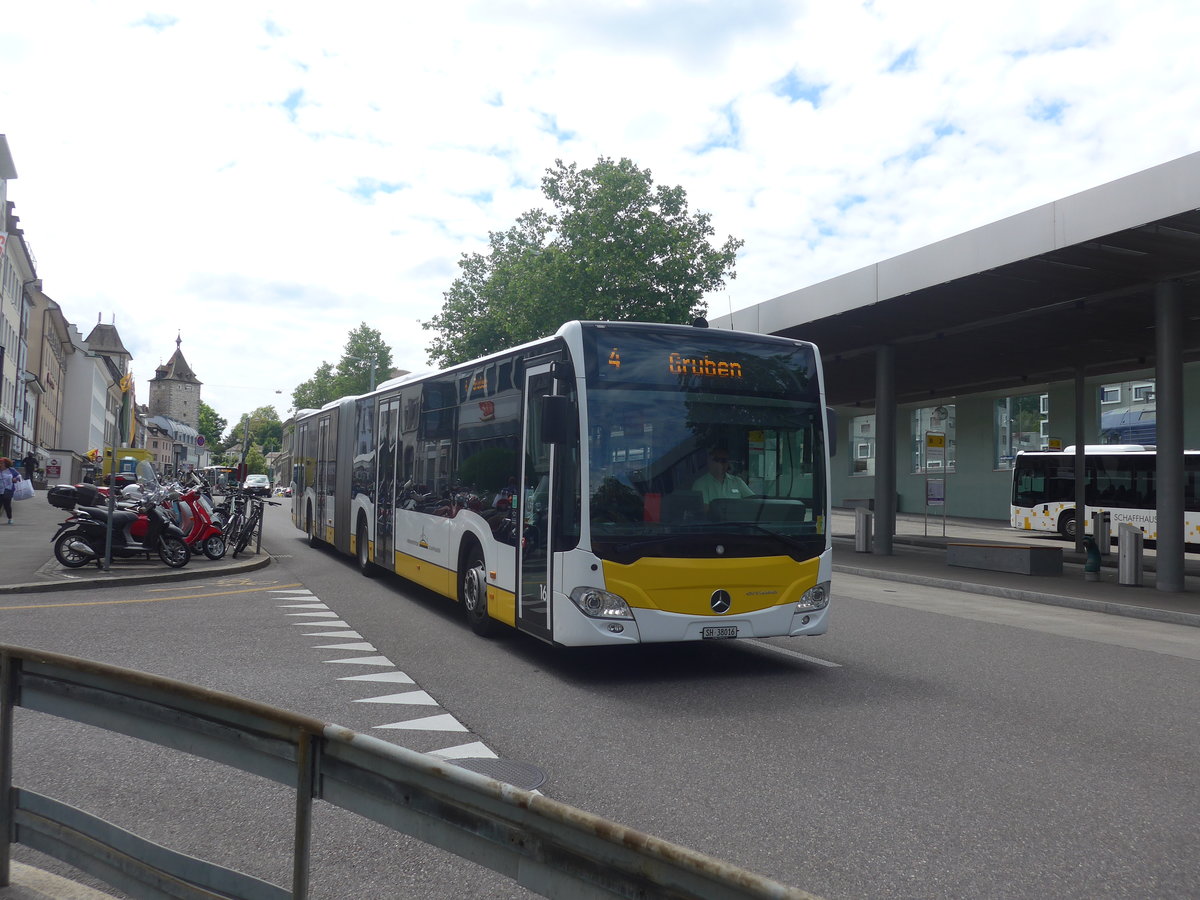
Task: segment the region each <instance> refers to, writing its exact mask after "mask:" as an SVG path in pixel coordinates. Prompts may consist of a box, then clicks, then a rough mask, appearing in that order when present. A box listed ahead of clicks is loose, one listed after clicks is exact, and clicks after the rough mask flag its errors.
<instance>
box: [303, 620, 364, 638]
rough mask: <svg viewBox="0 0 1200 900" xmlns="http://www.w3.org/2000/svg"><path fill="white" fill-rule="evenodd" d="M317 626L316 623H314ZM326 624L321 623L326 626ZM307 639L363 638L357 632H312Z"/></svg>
mask: <svg viewBox="0 0 1200 900" xmlns="http://www.w3.org/2000/svg"><path fill="white" fill-rule="evenodd" d="M313 624H314V625H316V624H317V623H316V622H313ZM324 624H325V623H324V622H322V623H321V625H322V626H324ZM304 636H305V637H344V638H360V637H362V635H361V634H359V633H358V632H357V631H310V632H308V634H306V635H304Z"/></svg>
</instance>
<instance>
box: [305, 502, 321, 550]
mask: <svg viewBox="0 0 1200 900" xmlns="http://www.w3.org/2000/svg"><path fill="white" fill-rule="evenodd" d="M304 530H305V531H307V532H308V546H310V547H319V546H320V545H321V541H320V540H319V539H318V538H317V526H316V523H315V522H313V514H312V507H311V506H310V507H309V508H308V512H307V514H306V515H305V517H304Z"/></svg>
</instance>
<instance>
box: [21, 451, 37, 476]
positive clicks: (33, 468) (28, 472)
mask: <svg viewBox="0 0 1200 900" xmlns="http://www.w3.org/2000/svg"><path fill="white" fill-rule="evenodd" d="M21 468H23V469H24V470H25V477H26V478H27V479H29V480H30V481H33V476H34V475H36V474H37V457H36V456H34V455H33V451H32V450H30V451H29V452H28V453H26V454H25V458H24V459H23V460H21Z"/></svg>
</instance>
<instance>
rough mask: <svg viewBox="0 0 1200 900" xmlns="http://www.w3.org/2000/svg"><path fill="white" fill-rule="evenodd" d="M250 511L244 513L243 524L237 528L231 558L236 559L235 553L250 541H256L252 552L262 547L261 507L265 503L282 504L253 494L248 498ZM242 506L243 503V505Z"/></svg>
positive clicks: (240, 550) (239, 551) (243, 548)
mask: <svg viewBox="0 0 1200 900" xmlns="http://www.w3.org/2000/svg"><path fill="white" fill-rule="evenodd" d="M248 501H249V507H250V512H249V513H248V514H247V515H246V519H245V522H244V524H242V525H241V527H240V528H239V530H238V535H237V540H236V541H235V542H234V544H233V558H234V559H237V555H238V554H239V553H241V552H242V551H243V550H245V549H246V547H248V546H249V545H250V541H252V540H255V539H256V536H257V541H256V543H255V545H254V552H255V553H257V552H258V550H259V548H260V547H262V517H263V507H264V506H265V505H267V504H270V505H271V506H283V504H282V503H278V502H276V501H275V500H268V499H266V498H265V497H261V496H258V495H254V496H252V497H249V498H248ZM243 508H244V505H243Z"/></svg>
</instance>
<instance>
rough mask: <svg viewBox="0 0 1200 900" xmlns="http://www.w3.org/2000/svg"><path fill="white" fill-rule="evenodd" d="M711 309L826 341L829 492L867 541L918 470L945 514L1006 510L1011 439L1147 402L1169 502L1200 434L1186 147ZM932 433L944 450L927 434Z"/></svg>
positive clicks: (919, 496) (1045, 435) (1196, 282)
mask: <svg viewBox="0 0 1200 900" xmlns="http://www.w3.org/2000/svg"><path fill="white" fill-rule="evenodd" d="M712 325H713V327H717V328H722V327H723V328H734V329H738V330H743V331H754V332H762V333H767V334H778V335H784V336H788V337H794V338H800V339H803V340H809V341H813V342H814V343H815V344H817V346H818V347H819V348H820V350H821V356H822V360H823V364H824V370H825V378H826V389H827V402H828V403H829V405H830V406H831V407H832V408H833V409H834V410H835V411H836V412H837V429H838V435H837V444H838V449H837V455H836V457H835V458H834V460H833V472H832V490H833V503H834V505H835V506H856V505H860V504H867V505H870V506H871V507H872V508H873V509H874V510H875V520H876V521H875V544H874V547H875V552H877V553H879V552H882V553H890V552H891V539H892V537H893V536H894V533H895V514H896V512H897V511H902V512H914V513H921V512H923V511H926V510H927V501H928V500H929V493H928V491H929V481H930V480H931V478H930V476H931V474H937V475H939V476H944V494H945V500H944V506H942V507H941V508H940V509H939V510H938V512H939V514H940V513H942V512H944V513H945V514H946V515H950V516H965V517H973V518H982V519H996V520H1004V521H1007V520H1008V515H1009V497H1010V493H1011V480H1012V473H1011V469H1012V465H1013V460H1014V457H1015V454H1016V453H1017V452H1018V451H1020V450H1022V449H1042V448H1043V447H1047V446H1049V447H1066V446H1069V445H1080V446H1082V445H1086V444H1098V443H1103V442H1116V441H1118V440H1121V439H1122V436H1129V435H1132V434H1133V433H1134V432H1133V431H1130V430H1128V429H1129V426H1132V425H1133V424H1135V423H1136V424H1139V425H1140V424H1142V423H1143V421H1145V422H1146V424H1149V422H1150V421H1152V422H1153V426H1154V427H1153V432H1152V433H1153V436H1154V443H1155V444H1156V445H1157V447H1158V452H1159V459H1160V465H1161V461H1162V459H1163V458H1164V457H1165V458H1167V459H1168V460H1175V459H1178V461H1179V466H1178V467H1177V469H1178V470H1179V474H1178V476H1177V480H1176V478H1175V477H1171V478H1170V480H1168V481H1167V482H1166V483H1164V481H1163V472H1162V469H1161V468H1160V472H1159V494H1158V496H1159V513H1160V521H1164V519H1163V518H1162V513H1163V505H1162V504H1163V502H1164V499H1163V498H1164V487H1167V488H1170V489H1171V490H1170V491H1168V492H1167V493H1168V499H1167V500H1166V501H1165V502H1167V503H1168V504H1171V503H1179V504H1181V503H1182V500H1181V499H1179V498H1182V494H1183V484H1182V477H1183V476H1182V451H1183V450H1184V449H1185V448H1188V449H1192V448H1200V153H1193V154H1190V155H1188V156H1185V157H1182V158H1180V159H1177V160H1174V161H1172V162H1168V163H1165V164H1163V165H1160V166H1156V167H1154V168H1151V169H1147V170H1145V171H1142V172H1138V173H1136V174H1134V175H1130V176H1128V177H1125V178H1122V179H1120V180H1118V181H1114V182H1111V183H1109V184H1105V185H1102V186H1100V187H1096V188H1093V189H1091V190H1088V191H1084V192H1082V193H1079V194H1075V195H1072V196H1069V197H1065V198H1063V199H1061V200H1056V201H1054V202H1052V203H1047V204H1045V205H1044V206H1039V207H1037V208H1035V209H1031V210H1028V211H1026V212H1023V213H1020V214H1018V215H1014V216H1011V217H1009V218H1006V219H1003V220H1001V221H998V222H994V223H992V224H990V225H986V226H983V227H981V228H977V229H975V230H972V231H968V232H966V233H964V234H960V235H957V236H955V237H951V238H948V239H946V240H943V241H939V242H937V243H934V244H931V245H929V246H926V247H922V248H920V249H918V250H914V251H912V252H910V253H905V254H903V255H901V256H897V257H894V258H892V259H888V260H885V261H883V262H879V263H876V264H874V265H870V266H867V267H865V268H862V269H859V270H857V271H854V272H849V273H847V274H845V275H841V276H839V277H836V278H832V279H830V280H828V281H824V282H821V283H819V284H814V285H811V286H809V287H804V288H800V289H799V290H795V291H792V292H790V293H787V294H784V295H782V296H780V297H775V298H773V299H770V300H767V301H764V302H762V303H759V304H756V305H754V306H750V307H747V308H745V309H741V310H737V311H734V312H733V313H732V314H730V315H727V316H722V317H718V318H714V319H713V321H712ZM1113 413H1119V415H1113ZM1122 429H1124V430H1122ZM930 432H933V433H940V434H944V435H945V451H944V454H943V453H941V452H939V453H936V454H930V453H929V452H927V442H928V438H927V433H930ZM1137 434H1139V435H1141V436H1142V437H1143V439H1144V436H1145V435H1146V434H1147V432H1146V431H1145V430H1144V429H1143V430H1142V431H1139V432H1137ZM1122 442H1124V441H1122ZM1135 442H1140V441H1135ZM1172 471H1174V469H1172ZM1168 474H1170V473H1168ZM1172 492H1174V493H1176V494H1177V495H1178V497H1177V498H1175V499H1171V498H1170V496H1169V495H1170V494H1171V493H1172ZM1180 509H1182V506H1180ZM1168 512H1173V511H1172V510H1168ZM1165 520H1166V521H1169V520H1170V519H1169V517H1168V518H1167V519H1165ZM1168 543H1171V542H1170V541H1169V540H1168V539H1166V538H1162V539H1160V541H1159V544H1160V548H1159V557H1160V576H1159V581H1160V587H1162V586H1163V585H1162V582H1163V580H1164V579H1163V574H1162V566H1163V562H1162V560H1163V557H1164V551H1166V553H1165V556H1166V559H1167V561H1168V562H1167V568H1168V570H1169V569H1170V568H1171V564H1170V560H1171V559H1172V558H1174V557H1175V556H1178V558H1179V567H1180V572H1182V558H1183V544H1182V536H1180V541H1179V547H1178V549H1177V550H1176V549H1175V548H1174V547H1173V545H1172V546H1171V547H1167V546H1165V545H1167V544H1168ZM1171 580H1172V579H1171V576H1170V572H1169V571H1168V573H1167V579H1166V581H1167V583H1168V584H1170V582H1171ZM1179 580H1180V582H1182V574H1180V577H1179ZM1163 589H1170V588H1169V587H1164V588H1163Z"/></svg>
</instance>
